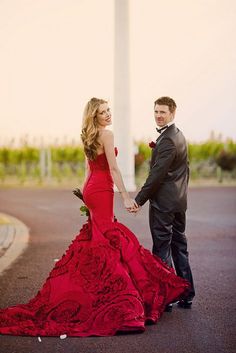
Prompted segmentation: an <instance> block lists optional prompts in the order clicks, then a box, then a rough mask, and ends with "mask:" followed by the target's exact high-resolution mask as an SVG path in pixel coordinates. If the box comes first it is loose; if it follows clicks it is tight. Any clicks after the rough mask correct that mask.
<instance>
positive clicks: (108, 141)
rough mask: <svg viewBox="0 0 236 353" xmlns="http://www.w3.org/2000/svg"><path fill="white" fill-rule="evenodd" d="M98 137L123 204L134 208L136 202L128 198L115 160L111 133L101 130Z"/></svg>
mask: <svg viewBox="0 0 236 353" xmlns="http://www.w3.org/2000/svg"><path fill="white" fill-rule="evenodd" d="M100 139H101V142H102V144H103V147H104V151H105V154H106V157H107V161H108V164H109V168H110V172H111V175H112V178H113V180H114V183H115V185H116V187H117V189H118V190H119V193H120V194H121V196H122V199H123V202H124V206H125V207H126V208H133V207H134V208H136V207H137V204H136V202H135V201H134V200H132V199H131V198H130V196H129V194H128V192H127V191H126V188H125V185H124V182H123V178H122V175H121V172H120V170H119V167H118V165H117V162H116V155H115V148H114V136H113V133H112V132H111V131H109V130H104V131H102V132H101V135H100Z"/></svg>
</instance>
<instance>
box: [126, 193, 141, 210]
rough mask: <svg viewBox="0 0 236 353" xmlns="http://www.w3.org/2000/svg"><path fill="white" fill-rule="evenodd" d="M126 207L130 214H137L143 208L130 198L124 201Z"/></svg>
mask: <svg viewBox="0 0 236 353" xmlns="http://www.w3.org/2000/svg"><path fill="white" fill-rule="evenodd" d="M124 206H125V208H126V210H127V211H128V212H129V213H135V214H136V213H137V212H138V211H139V210H140V209H141V207H140V206H139V205H138V204H137V202H136V201H135V200H133V199H131V198H130V197H128V198H125V199H124Z"/></svg>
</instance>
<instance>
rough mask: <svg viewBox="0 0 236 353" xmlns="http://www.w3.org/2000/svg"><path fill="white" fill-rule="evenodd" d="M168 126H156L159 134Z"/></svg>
mask: <svg viewBox="0 0 236 353" xmlns="http://www.w3.org/2000/svg"><path fill="white" fill-rule="evenodd" d="M167 128H168V125H166V126H163V127H162V128H160V129H158V128H156V130H157V132H158V133H159V134H160V133H161V132H162V131H163V130H165V129H167Z"/></svg>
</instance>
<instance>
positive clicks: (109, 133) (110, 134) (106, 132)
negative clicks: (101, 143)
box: [99, 129, 114, 140]
mask: <svg viewBox="0 0 236 353" xmlns="http://www.w3.org/2000/svg"><path fill="white" fill-rule="evenodd" d="M113 136H114V135H113V132H112V131H111V130H105V129H104V130H101V131H100V132H99V137H100V138H101V140H104V139H109V138H112V137H113Z"/></svg>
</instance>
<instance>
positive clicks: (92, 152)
mask: <svg viewBox="0 0 236 353" xmlns="http://www.w3.org/2000/svg"><path fill="white" fill-rule="evenodd" d="M104 103H107V101H105V100H104V99H99V98H91V99H90V101H88V103H87V104H86V106H85V109H84V114H83V124H82V132H81V140H82V142H83V145H84V153H85V155H86V156H87V158H88V159H90V160H94V159H95V158H96V157H97V149H98V147H99V146H100V143H99V142H98V137H99V130H98V123H97V118H96V117H97V111H98V108H99V106H100V105H101V104H104Z"/></svg>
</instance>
